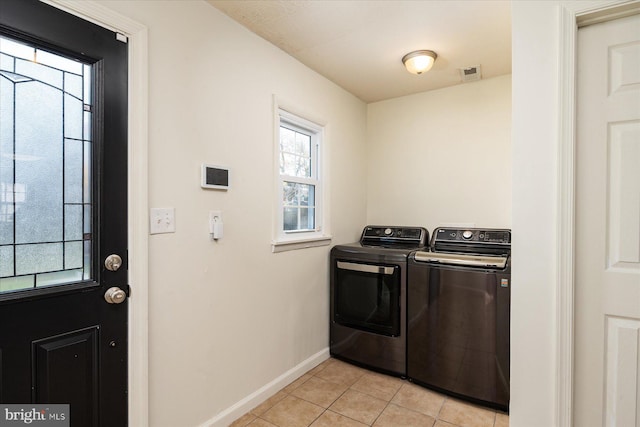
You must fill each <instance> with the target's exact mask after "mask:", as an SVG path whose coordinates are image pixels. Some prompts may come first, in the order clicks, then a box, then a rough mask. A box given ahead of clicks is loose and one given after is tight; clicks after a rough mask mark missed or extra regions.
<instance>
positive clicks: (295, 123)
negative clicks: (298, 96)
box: [276, 109, 323, 243]
mask: <svg viewBox="0 0 640 427" xmlns="http://www.w3.org/2000/svg"><path fill="white" fill-rule="evenodd" d="M278 118H279V127H278V132H277V135H278V136H277V154H278V195H277V197H278V215H277V226H276V227H277V230H276V234H277V237H276V241H280V242H285V243H286V242H288V241H296V240H304V239H314V238H321V237H322V227H323V222H322V200H323V192H322V173H321V160H322V159H321V154H322V149H321V148H322V136H323V127H322V126H320V125H318V124H316V123H313V122H311V121H309V120H306V119H304V118H302V117H299V116H297V115H294V114H292V113H289V112H288V111H285V110H282V109H279V110H278Z"/></svg>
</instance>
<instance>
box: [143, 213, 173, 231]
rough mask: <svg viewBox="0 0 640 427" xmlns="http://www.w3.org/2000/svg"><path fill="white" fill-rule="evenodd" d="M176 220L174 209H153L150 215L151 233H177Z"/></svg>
mask: <svg viewBox="0 0 640 427" xmlns="http://www.w3.org/2000/svg"><path fill="white" fill-rule="evenodd" d="M175 232H176V218H175V209H174V208H151V214H150V215H149V233H150V234H161V233H175Z"/></svg>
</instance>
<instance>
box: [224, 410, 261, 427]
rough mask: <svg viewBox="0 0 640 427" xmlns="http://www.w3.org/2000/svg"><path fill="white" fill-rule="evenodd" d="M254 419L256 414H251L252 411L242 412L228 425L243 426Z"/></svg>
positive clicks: (232, 426) (233, 426)
mask: <svg viewBox="0 0 640 427" xmlns="http://www.w3.org/2000/svg"><path fill="white" fill-rule="evenodd" d="M255 419H256V416H255V415H253V414H252V413H248V414H244V415H243V416H241V417H240V418H238V419H237V420H235V421H234V422H232V423H231V425H230V426H229V427H244V426H246V425H248V424H249V423H250V422H251V421H253V420H255Z"/></svg>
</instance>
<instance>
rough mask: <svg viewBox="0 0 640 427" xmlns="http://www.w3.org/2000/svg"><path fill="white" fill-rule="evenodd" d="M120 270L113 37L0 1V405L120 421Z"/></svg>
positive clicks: (118, 45) (22, 3) (123, 217)
mask: <svg viewBox="0 0 640 427" xmlns="http://www.w3.org/2000/svg"><path fill="white" fill-rule="evenodd" d="M110 255H117V256H118V257H119V258H120V259H121V261H120V262H119V261H118V258H117V257H110V258H109V261H111V262H105V261H106V260H107V258H108V257H109V256H110ZM114 260H115V261H114ZM118 265H119V268H118ZM127 270H128V266H127V44H126V39H125V38H123V37H122V36H118V35H117V34H116V33H114V32H112V31H109V30H106V29H104V28H102V27H99V26H96V25H94V24H91V23H89V22H86V21H84V20H81V19H79V18H77V17H75V16H72V15H70V14H67V13H65V12H62V11H60V10H58V9H56V8H54V7H51V6H49V5H46V4H43V3H41V2H39V1H35V0H0V404H20V405H25V404H69V405H70V420H71V425H72V426H76V427H84V426H114V427H115V426H124V425H126V424H127V401H128V396H127V355H128V351H127V347H128V346H127V296H128V294H129V288H128V285H127ZM114 288H120V289H121V290H122V291H124V294H123V293H122V292H118V289H114ZM107 300H109V301H107ZM25 409H26V408H25ZM0 415H1V414H0Z"/></svg>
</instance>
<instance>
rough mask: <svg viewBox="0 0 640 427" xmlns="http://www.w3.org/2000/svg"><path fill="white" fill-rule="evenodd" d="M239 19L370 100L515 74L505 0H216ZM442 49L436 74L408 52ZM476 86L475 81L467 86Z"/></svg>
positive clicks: (509, 8) (509, 9)
mask: <svg viewBox="0 0 640 427" xmlns="http://www.w3.org/2000/svg"><path fill="white" fill-rule="evenodd" d="M208 2H209V3H210V4H212V5H213V6H214V7H216V8H218V9H219V10H221V11H222V12H224V13H225V14H227V15H229V16H230V17H231V18H233V19H234V20H236V21H237V22H239V23H240V24H242V25H244V26H245V27H247V28H248V29H250V30H251V31H253V32H254V33H256V34H258V35H259V36H261V37H263V38H264V39H266V40H268V41H269V42H271V43H273V44H274V45H276V46H278V47H279V48H281V49H282V50H284V51H285V52H287V53H289V54H290V55H291V56H293V57H295V58H297V59H298V60H299V61H300V62H302V63H304V64H305V65H307V66H308V67H309V68H311V69H313V70H315V71H317V72H318V73H320V74H322V75H323V76H325V77H327V78H328V79H330V80H332V81H333V82H335V83H336V84H338V85H339V86H341V87H342V88H344V89H346V90H347V91H349V92H351V93H353V94H354V95H355V96H357V97H358V98H360V99H362V100H363V101H365V102H375V101H380V100H384V99H389V98H395V97H399V96H404V95H409V94H413V93H418V92H424V91H428V90H434V89H439V88H443V87H447V86H453V85H457V84H463V83H462V81H461V78H460V68H466V67H473V66H477V65H480V66H481V70H482V77H483V78H485V79H486V78H491V77H495V76H499V75H503V74H510V73H511V6H510V2H509V1H507V0H501V1H484V0H470V1H454V0H451V1H429V0H412V1H405V0H397V1H385V0H356V1H352V0H349V1H346V0H208ZM419 49H428V50H433V51H435V52H436V53H437V54H438V59H437V60H436V62H435V65H434V66H433V68H432V69H431V71H429V72H428V73H425V74H422V75H413V74H409V73H408V72H407V71H406V70H405V69H404V67H403V65H402V62H401V59H402V57H403V56H404V55H405V54H406V53H408V52H410V51H413V50H419ZM467 84H472V83H467Z"/></svg>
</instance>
